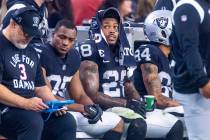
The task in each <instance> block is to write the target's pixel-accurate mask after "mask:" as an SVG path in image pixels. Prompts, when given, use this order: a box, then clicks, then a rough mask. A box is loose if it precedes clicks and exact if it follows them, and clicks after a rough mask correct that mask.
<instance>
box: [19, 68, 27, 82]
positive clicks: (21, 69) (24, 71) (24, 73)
mask: <svg viewBox="0 0 210 140" xmlns="http://www.w3.org/2000/svg"><path fill="white" fill-rule="evenodd" d="M18 66H19V69H20V79H21V80H26V79H27V75H26V68H25V65H24V64H19V65H18Z"/></svg>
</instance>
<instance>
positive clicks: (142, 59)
mask: <svg viewBox="0 0 210 140" xmlns="http://www.w3.org/2000/svg"><path fill="white" fill-rule="evenodd" d="M135 58H136V61H137V63H138V64H137V68H136V69H135V71H134V85H135V87H136V89H137V90H138V91H139V93H140V94H142V95H147V94H148V93H147V91H146V88H145V86H144V82H143V77H142V72H141V68H140V65H141V64H145V63H151V64H154V65H156V66H157V67H158V75H159V78H160V80H161V86H162V94H163V95H165V96H167V97H171V94H172V82H171V70H170V61H169V59H168V58H167V57H166V56H165V55H164V54H163V52H162V51H161V50H160V48H159V46H155V45H151V44H146V45H142V46H140V47H139V48H138V49H137V50H136V51H135Z"/></svg>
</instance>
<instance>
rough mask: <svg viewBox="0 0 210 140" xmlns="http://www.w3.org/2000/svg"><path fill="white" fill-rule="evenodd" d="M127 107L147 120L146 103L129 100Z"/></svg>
mask: <svg viewBox="0 0 210 140" xmlns="http://www.w3.org/2000/svg"><path fill="white" fill-rule="evenodd" d="M126 107H127V108H130V109H131V110H133V111H134V112H136V113H138V114H139V115H141V116H142V117H144V118H145V119H146V108H145V102H144V101H139V100H136V99H131V100H127V104H126Z"/></svg>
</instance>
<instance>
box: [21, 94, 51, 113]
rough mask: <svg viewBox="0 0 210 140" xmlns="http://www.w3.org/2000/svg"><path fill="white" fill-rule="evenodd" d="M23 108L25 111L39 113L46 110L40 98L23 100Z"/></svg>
mask: <svg viewBox="0 0 210 140" xmlns="http://www.w3.org/2000/svg"><path fill="white" fill-rule="evenodd" d="M23 108H24V109H26V110H33V111H37V112H39V111H42V110H45V109H47V108H48V106H47V105H46V104H45V103H44V102H43V101H42V99H41V98H38V97H33V98H30V99H26V100H25V103H24V105H23Z"/></svg>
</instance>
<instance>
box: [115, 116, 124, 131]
mask: <svg viewBox="0 0 210 140" xmlns="http://www.w3.org/2000/svg"><path fill="white" fill-rule="evenodd" d="M112 131H115V132H119V133H122V132H123V131H124V121H123V119H121V120H120V122H119V123H118V124H117V125H116V127H115V128H113V129H112Z"/></svg>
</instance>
